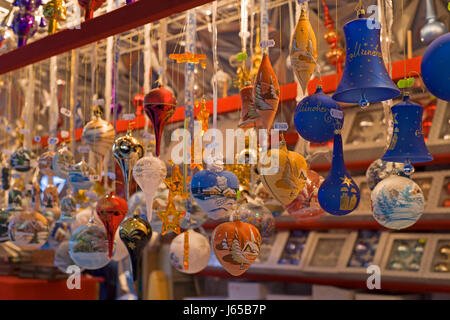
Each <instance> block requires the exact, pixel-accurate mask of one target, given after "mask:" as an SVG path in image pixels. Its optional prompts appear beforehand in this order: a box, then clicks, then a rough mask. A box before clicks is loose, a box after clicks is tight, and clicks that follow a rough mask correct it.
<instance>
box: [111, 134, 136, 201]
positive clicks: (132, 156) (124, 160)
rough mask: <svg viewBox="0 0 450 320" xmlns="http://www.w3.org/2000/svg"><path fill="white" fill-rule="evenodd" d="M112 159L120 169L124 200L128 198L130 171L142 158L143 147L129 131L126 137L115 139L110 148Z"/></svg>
mask: <svg viewBox="0 0 450 320" xmlns="http://www.w3.org/2000/svg"><path fill="white" fill-rule="evenodd" d="M112 151H113V154H114V157H115V158H116V161H117V163H118V164H119V165H120V168H121V169H122V173H123V177H124V184H125V190H126V193H125V194H126V198H127V200H128V198H129V197H130V175H131V169H132V168H133V167H134V165H135V164H136V162H137V161H138V160H139V159H140V158H142V157H143V156H144V147H143V145H142V143H141V142H140V141H139V140H138V139H136V138H135V137H134V136H133V135H132V134H131V131H130V130H129V131H128V132H127V134H126V135H124V136H122V137H119V138H117V139H116V140H115V141H114V145H113V148H112Z"/></svg>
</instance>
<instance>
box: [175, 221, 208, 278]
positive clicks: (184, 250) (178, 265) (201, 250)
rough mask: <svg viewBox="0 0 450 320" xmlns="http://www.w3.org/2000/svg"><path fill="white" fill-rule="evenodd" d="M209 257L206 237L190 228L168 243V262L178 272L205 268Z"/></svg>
mask: <svg viewBox="0 0 450 320" xmlns="http://www.w3.org/2000/svg"><path fill="white" fill-rule="evenodd" d="M210 258H211V247H210V245H209V241H208V239H207V238H206V237H205V236H204V235H202V234H200V233H198V232H196V231H194V230H192V229H190V230H187V231H185V232H183V233H180V234H179V235H177V236H176V237H175V238H174V239H173V240H172V242H171V244H170V249H169V259H170V263H171V264H172V266H173V267H174V268H175V269H177V270H178V271H180V272H183V273H188V274H192V273H198V272H200V271H202V270H203V269H204V268H206V266H207V265H208V262H209V259H210Z"/></svg>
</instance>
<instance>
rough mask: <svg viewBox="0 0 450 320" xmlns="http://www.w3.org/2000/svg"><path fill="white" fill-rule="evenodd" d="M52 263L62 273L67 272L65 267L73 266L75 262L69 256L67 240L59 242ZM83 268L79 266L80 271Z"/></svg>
mask: <svg viewBox="0 0 450 320" xmlns="http://www.w3.org/2000/svg"><path fill="white" fill-rule="evenodd" d="M53 264H54V265H55V266H56V267H57V268H58V269H59V270H60V271H61V272H64V273H67V268H68V267H70V266H73V265H74V264H75V262H74V261H73V260H72V258H71V257H70V253H69V241H63V242H61V243H60V244H59V246H58V248H57V249H56V251H55V260H54V262H53ZM83 270H84V268H81V269H80V271H83Z"/></svg>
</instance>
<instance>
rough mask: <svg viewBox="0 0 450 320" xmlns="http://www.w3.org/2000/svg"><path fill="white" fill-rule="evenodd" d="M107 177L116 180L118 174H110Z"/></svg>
mask: <svg viewBox="0 0 450 320" xmlns="http://www.w3.org/2000/svg"><path fill="white" fill-rule="evenodd" d="M107 175H108V177H109V178H110V179H111V180H116V174H115V173H114V172H108V173H107Z"/></svg>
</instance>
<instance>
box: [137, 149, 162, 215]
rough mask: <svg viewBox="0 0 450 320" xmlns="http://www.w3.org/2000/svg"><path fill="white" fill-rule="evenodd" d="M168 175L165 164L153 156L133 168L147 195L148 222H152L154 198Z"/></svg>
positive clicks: (148, 156)
mask: <svg viewBox="0 0 450 320" xmlns="http://www.w3.org/2000/svg"><path fill="white" fill-rule="evenodd" d="M166 175H167V169H166V165H165V163H164V162H163V161H162V160H160V159H159V158H156V157H154V156H153V155H151V154H150V155H147V156H145V157H143V158H141V159H139V160H138V161H137V162H136V164H135V165H134V167H133V177H134V180H135V181H136V182H137V184H138V185H139V187H140V188H141V189H142V191H143V192H144V194H145V201H146V208H147V220H148V221H151V220H152V212H153V211H152V207H153V197H154V195H155V192H156V190H157V189H158V187H159V185H160V184H161V183H162V182H163V181H164V179H165V178H166Z"/></svg>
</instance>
